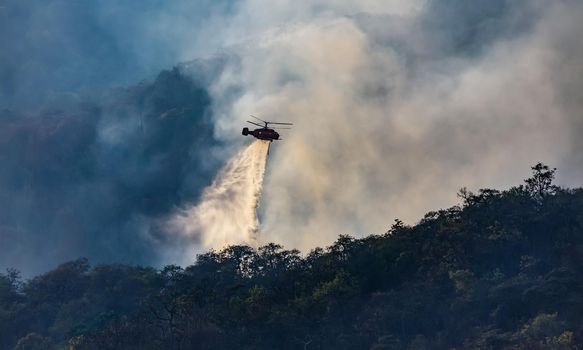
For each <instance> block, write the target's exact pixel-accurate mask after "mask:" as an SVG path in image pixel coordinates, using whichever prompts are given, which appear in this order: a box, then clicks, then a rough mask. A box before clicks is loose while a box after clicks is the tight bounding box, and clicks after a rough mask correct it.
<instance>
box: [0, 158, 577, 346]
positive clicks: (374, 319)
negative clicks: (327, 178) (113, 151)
mask: <svg viewBox="0 0 583 350" xmlns="http://www.w3.org/2000/svg"><path fill="white" fill-rule="evenodd" d="M553 178H554V170H553V169H550V168H548V167H547V166H544V165H542V164H538V165H536V166H535V167H533V175H532V177H531V178H529V179H527V180H525V184H524V185H520V186H516V187H513V188H510V189H508V190H503V191H498V190H492V189H483V190H480V191H479V192H477V193H472V192H469V191H467V190H465V189H462V190H461V191H460V193H459V195H460V198H461V204H460V205H459V206H454V207H451V208H449V209H444V210H439V211H436V212H430V213H428V214H426V215H425V217H424V218H423V219H421V220H420V221H419V223H418V224H416V225H414V226H407V225H404V224H403V223H402V222H400V221H397V222H395V223H394V224H393V225H392V227H391V228H390V229H389V230H388V232H387V233H386V234H384V235H375V236H369V237H366V238H362V239H355V238H352V237H350V236H340V237H339V238H338V240H337V241H336V242H335V243H334V244H333V245H332V246H330V247H327V248H325V249H321V248H317V249H314V250H313V251H311V252H310V253H309V254H307V255H306V256H302V255H301V254H300V253H299V252H298V251H295V250H285V249H284V248H283V247H281V246H278V245H276V244H269V245H266V246H263V247H261V248H259V249H257V250H254V249H252V248H250V247H246V246H233V247H229V248H227V249H225V250H222V251H211V252H208V253H206V254H203V255H200V256H198V258H197V261H196V262H194V263H193V264H192V265H191V266H188V267H186V268H180V267H178V266H167V267H165V268H163V269H162V270H156V269H153V268H148V267H140V266H125V265H96V266H90V264H89V262H88V261H87V260H86V259H79V260H75V261H70V262H67V263H64V264H62V265H60V266H59V267H58V268H56V269H54V270H52V271H50V272H48V273H45V274H43V275H40V276H37V277H35V278H32V279H31V280H27V281H23V280H22V279H21V278H19V274H18V272H16V271H13V270H9V271H7V272H6V273H4V274H2V275H0V349H13V348H14V349H19V350H20V349H193V348H197V349H234V348H238V349H276V348H277V349H331V348H334V349H450V348H456V349H497V348H513V349H575V348H580V344H583V189H566V188H559V187H557V186H554V185H553V184H552V180H553ZM355 204H356V205H357V204H358V203H355ZM314 234H317V233H314ZM577 344H579V347H578V346H577Z"/></svg>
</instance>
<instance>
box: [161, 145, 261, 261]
mask: <svg viewBox="0 0 583 350" xmlns="http://www.w3.org/2000/svg"><path fill="white" fill-rule="evenodd" d="M268 148H269V142H268V141H262V140H256V141H254V142H253V143H251V144H250V145H249V146H247V147H246V148H245V149H243V150H241V151H240V152H238V153H237V154H235V155H234V156H233V157H232V158H231V160H229V162H228V163H227V164H226V165H225V166H224V167H223V169H221V171H220V172H219V174H218V175H217V177H216V178H215V180H214V181H213V183H212V184H211V185H210V186H209V187H207V188H206V189H205V190H204V192H203V195H202V198H201V200H200V202H199V203H197V204H196V205H193V206H192V207H190V208H188V209H186V210H184V211H182V212H180V213H178V214H177V215H176V216H174V217H173V218H172V219H171V220H170V226H171V227H172V231H176V232H178V234H179V235H181V236H182V237H184V238H186V242H187V244H186V247H183V248H186V249H188V250H189V251H191V252H190V254H193V253H194V249H190V248H193V247H197V246H202V247H204V248H206V249H209V248H215V249H220V248H222V247H225V246H227V245H231V244H247V245H252V246H254V245H256V242H257V235H258V232H259V219H258V218H257V207H258V205H259V199H260V197H261V189H262V186H263V175H264V173H265V165H266V160H267V151H268ZM187 255H188V253H187Z"/></svg>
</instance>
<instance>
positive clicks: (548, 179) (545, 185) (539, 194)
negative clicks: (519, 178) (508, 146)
mask: <svg viewBox="0 0 583 350" xmlns="http://www.w3.org/2000/svg"><path fill="white" fill-rule="evenodd" d="M531 169H532V177H531V178H528V179H526V180H524V182H525V183H526V190H527V191H528V193H529V194H530V195H531V196H532V197H533V198H534V199H536V200H537V201H542V200H543V199H544V198H545V197H546V196H548V195H552V194H555V193H556V192H557V190H558V189H559V187H558V186H555V185H553V180H554V179H555V172H556V171H557V168H553V169H551V168H549V166H548V165H545V164H543V163H538V164H536V165H535V166H533V167H532V168H531Z"/></svg>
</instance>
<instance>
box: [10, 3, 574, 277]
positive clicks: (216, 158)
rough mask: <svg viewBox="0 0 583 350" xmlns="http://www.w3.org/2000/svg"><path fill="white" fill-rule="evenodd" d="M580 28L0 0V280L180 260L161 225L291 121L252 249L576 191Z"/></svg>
mask: <svg viewBox="0 0 583 350" xmlns="http://www.w3.org/2000/svg"><path fill="white" fill-rule="evenodd" d="M581 19H583V5H582V4H581V3H580V2H579V1H575V0H557V1H553V2H549V1H543V0H519V1H516V0H513V1H510V0H477V1H472V2H468V1H465V0H418V1H411V0H407V1H405V0H392V1H377V0H365V1H362V0H361V1H352V0H345V1H339V0H316V1H309V2H305V4H304V3H301V2H298V1H290V0H277V1H264V0H241V1H186V0H176V1H161V0H147V1H137V0H133V1H130V0H127V1H113V0H105V1H100V2H85V1H77V2H73V1H65V0H60V1H59V0H55V1H50V2H48V1H40V0H36V1H35V0H18V1H17V0H0V39H1V40H0V42H2V45H3V49H2V50H0V111H1V112H0V130H1V131H0V133H2V140H0V162H1V163H3V165H4V166H2V170H0V199H1V203H0V204H1V205H2V206H3V207H4V210H2V209H0V268H5V267H15V268H18V269H20V270H22V271H23V272H24V273H26V274H34V273H38V272H42V271H46V270H47V269H49V268H52V267H54V266H55V265H56V264H58V263H60V262H62V261H65V260H67V259H74V258H77V257H79V256H87V257H88V258H90V260H91V261H92V262H94V263H97V262H123V263H136V264H147V265H160V264H166V263H174V262H176V261H173V259H176V258H168V257H169V256H172V254H169V253H168V252H169V251H170V252H171V251H172V250H173V249H175V248H176V244H177V243H176V242H174V243H173V242H172V237H171V236H167V235H166V234H165V227H164V223H165V222H167V221H168V220H172V218H173V217H175V216H176V215H177V213H178V212H180V210H181V209H183V208H186V207H189V206H191V205H193V204H194V203H196V202H197V201H198V199H199V196H200V193H201V192H202V189H203V188H204V187H205V186H208V185H210V184H211V182H212V178H213V176H214V175H215V174H216V171H217V170H218V169H219V167H220V166H221V165H222V164H225V163H226V162H227V161H228V159H229V157H230V156H231V155H232V154H234V153H235V152H236V151H237V150H239V149H241V148H242V147H244V145H245V142H248V140H246V139H244V138H242V137H240V129H241V128H242V126H243V125H244V121H245V120H246V119H247V118H248V115H249V114H254V115H258V116H261V117H262V118H264V119H267V120H273V121H289V122H293V123H294V129H293V130H291V131H289V132H288V131H285V132H284V133H282V134H283V135H282V136H283V138H284V141H282V142H278V143H277V144H274V146H275V147H272V150H271V153H270V155H269V159H268V162H267V170H266V174H265V180H264V188H263V197H262V200H261V207H260V208H259V217H260V220H261V232H260V239H261V241H262V242H270V241H274V242H277V243H280V244H283V245H284V246H286V247H288V248H299V249H301V250H302V251H304V252H307V251H309V250H310V249H312V248H314V247H316V246H325V245H328V244H330V243H332V242H333V241H334V240H335V239H336V237H337V236H338V235H339V234H351V235H354V236H357V237H362V236H365V235H368V234H378V233H383V232H385V231H386V230H387V229H388V228H389V227H390V225H391V224H392V222H393V220H394V219H396V218H399V219H401V220H403V221H405V222H406V223H409V224H414V223H415V222H417V221H418V220H419V219H421V218H422V217H423V215H424V213H426V212H428V211H430V210H437V209H439V208H445V207H448V206H451V205H455V204H457V203H458V202H459V199H458V198H457V197H456V193H457V191H458V190H459V189H460V188H461V187H467V188H468V189H470V190H474V191H475V190H477V189H479V188H486V187H493V188H499V189H502V188H508V187H510V186H513V185H517V184H520V183H521V181H522V179H524V178H527V177H528V176H529V174H530V166H532V165H534V164H535V163H537V162H539V161H542V162H544V163H547V164H549V165H550V166H552V167H556V168H558V173H557V174H558V179H557V180H558V183H559V184H562V185H565V186H573V187H576V186H580V185H581V183H582V181H581V180H582V179H583V155H582V153H581V152H580V150H581V146H583V145H582V144H581V143H582V141H581V138H580V135H581V133H582V131H583V116H582V111H583V108H582V107H583V106H582V104H583V96H582V95H583V74H581V73H583V72H582V70H583V43H582V42H581V40H580V39H579V35H580V33H581V32H583V21H582V20H581ZM175 66H176V67H177V68H176V69H175V70H172V68H173V67H175ZM162 70H169V71H168V72H166V73H165V74H162V75H160V76H159V75H158V74H159V72H160V71H162ZM175 105H180V106H183V107H181V108H182V109H181V110H180V111H177V110H173V109H172V108H173V106H175ZM184 106H185V107H184ZM168 116H170V117H168ZM144 128H145V129H144ZM143 130H146V131H145V132H144V131H143ZM195 239H196V238H195ZM217 248H220V247H217ZM189 254H190V255H188V256H187V258H193V256H194V255H193V254H194V253H193V252H191V253H189ZM178 260H180V259H178ZM182 260H183V259H182ZM182 260H181V261H182Z"/></svg>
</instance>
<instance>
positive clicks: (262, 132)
mask: <svg viewBox="0 0 583 350" xmlns="http://www.w3.org/2000/svg"><path fill="white" fill-rule="evenodd" d="M242 134H243V135H244V136H247V135H253V136H254V137H255V138H257V139H260V140H267V141H273V140H279V133H278V132H277V131H275V130H273V129H270V128H260V129H255V130H249V128H243V131H242Z"/></svg>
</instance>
